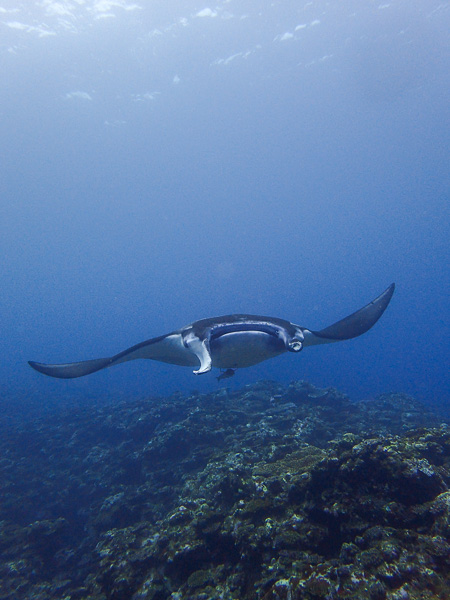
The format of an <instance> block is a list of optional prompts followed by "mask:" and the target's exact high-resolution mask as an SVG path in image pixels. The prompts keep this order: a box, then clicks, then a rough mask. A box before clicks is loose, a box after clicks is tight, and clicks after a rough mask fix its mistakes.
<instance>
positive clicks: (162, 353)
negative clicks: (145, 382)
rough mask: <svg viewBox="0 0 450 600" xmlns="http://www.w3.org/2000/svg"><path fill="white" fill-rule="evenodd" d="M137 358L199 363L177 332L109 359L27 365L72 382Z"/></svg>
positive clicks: (189, 365)
mask: <svg viewBox="0 0 450 600" xmlns="http://www.w3.org/2000/svg"><path fill="white" fill-rule="evenodd" d="M137 358H149V359H152V360H158V361H160V362H166V363H171V364H174V365H181V366H186V367H195V366H197V365H198V363H199V360H198V358H197V357H196V356H195V354H193V353H192V352H191V351H190V350H189V349H187V348H186V347H185V346H184V344H183V341H182V338H181V335H180V333H179V332H178V331H175V332H173V333H169V334H167V335H161V336H159V337H156V338H152V339H150V340H147V341H145V342H141V343H140V344H136V345H135V346H132V347H131V348H128V349H127V350H124V351H123V352H119V354H116V355H115V356H112V357H110V358H96V359H94V360H84V361H82V362H74V363H65V364H60V365H46V364H43V363H38V362H34V361H29V362H28V364H29V365H30V367H33V369H35V370H36V371H39V373H43V374H44V375H49V376H50V377H57V378H59V379H73V378H75V377H83V376H84V375H89V374H90V373H95V372H96V371H100V370H101V369H105V368H106V367H112V366H114V365H118V364H120V363H123V362H126V361H129V360H135V359H137Z"/></svg>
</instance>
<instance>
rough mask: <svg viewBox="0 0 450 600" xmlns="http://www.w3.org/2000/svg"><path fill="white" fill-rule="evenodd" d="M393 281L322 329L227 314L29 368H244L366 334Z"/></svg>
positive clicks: (72, 373) (63, 371)
mask: <svg viewBox="0 0 450 600" xmlns="http://www.w3.org/2000/svg"><path fill="white" fill-rule="evenodd" d="M394 288H395V285H394V284H393V283H392V284H391V285H390V286H389V287H388V288H387V289H386V290H385V291H384V292H383V293H382V294H380V295H379V296H378V297H377V298H375V300H372V302H369V304H367V305H366V306H364V307H363V308H360V309H359V310H358V311H356V312H354V313H353V314H351V315H349V316H348V317H345V319H342V320H341V321H338V322H337V323H334V325H330V326H329V327H326V328H325V329H321V330H320V331H313V330H311V329H307V328H306V327H300V326H299V325H295V324H294V323H291V322H290V321H285V320H284V319H278V318H276V317H260V316H256V315H240V314H235V315H226V316H223V317H213V318H209V319H201V320H200V321H195V322H194V323H192V324H191V325H187V326H186V327H182V328H181V329H178V330H176V331H173V332H171V333H168V334H167V335H161V336H159V337H156V338H152V339H150V340H147V341H145V342H141V343H140V344H137V345H136V346H132V347H131V348H128V349H127V350H124V351H123V352H119V354H116V355H115V356H112V357H110V358H96V359H94V360H86V361H82V362H75V363H65V364H58V365H46V364H43V363H37V362H33V361H30V362H29V365H30V366H31V367H33V369H36V371H39V372H40V373H44V375H49V376H50V377H58V378H61V379H71V378H73V377H82V376H84V375H89V374H90V373H95V371H100V370H101V369H105V368H106V367H112V366H113V365H118V364H120V363H123V362H126V361H128V360H135V359H137V358H149V359H152V360H158V361H161V362H166V363H171V364H173V365H180V366H184V367H197V368H196V369H195V370H194V373H195V374H196V375H199V374H201V373H207V372H208V371H210V370H211V368H212V367H218V368H220V369H226V370H228V369H230V370H233V371H234V370H235V369H242V368H244V367H251V366H252V365H256V364H257V363H260V362H262V361H263V360H267V359H269V358H273V357H274V356H278V355H279V354H283V353H284V352H300V350H302V349H303V348H304V347H306V346H314V345H317V344H330V343H333V342H340V341H342V340H349V339H352V338H355V337H358V336H359V335H362V334H363V333H365V332H366V331H368V330H369V329H370V328H371V327H373V326H374V325H375V323H376V322H377V321H378V319H379V318H380V317H381V315H382V314H383V313H384V311H385V310H386V308H387V306H388V304H389V302H390V300H391V298H392V294H393V293H394Z"/></svg>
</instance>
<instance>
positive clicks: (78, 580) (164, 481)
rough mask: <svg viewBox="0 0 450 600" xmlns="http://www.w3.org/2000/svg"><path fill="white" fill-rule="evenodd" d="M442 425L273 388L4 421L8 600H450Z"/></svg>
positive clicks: (0, 542) (403, 399)
mask: <svg viewBox="0 0 450 600" xmlns="http://www.w3.org/2000/svg"><path fill="white" fill-rule="evenodd" d="M442 421H443V419H442V418H439V417H437V416H436V415H434V414H433V413H432V412H430V411H429V410H427V409H426V408H425V407H424V406H423V405H421V404H420V403H419V402H417V401H416V400H414V399H413V398H411V397H409V396H405V395H402V394H390V395H384V396H381V397H378V398H376V399H373V400H370V401H366V402H358V403H355V402H352V401H351V400H349V399H348V398H347V397H345V396H343V395H342V394H340V393H339V392H337V391H336V390H334V389H325V390H320V389H317V388H315V387H313V386H312V385H310V384H308V383H306V382H294V383H292V384H290V385H289V386H282V385H280V384H278V383H273V382H260V383H258V384H256V385H253V386H247V387H245V388H244V389H242V390H240V391H235V392H231V391H229V390H227V389H226V388H223V389H220V390H218V391H217V392H216V393H211V394H206V395H199V394H197V393H192V394H191V395H189V396H181V395H174V396H171V397H169V398H151V399H148V400H145V401H144V400H140V401H134V402H133V401H129V402H122V403H120V404H119V405H115V406H109V407H108V406H103V407H97V408H95V409H94V410H93V409H92V408H91V407H86V408H85V409H80V408H77V410H76V411H75V410H74V411H67V412H66V413H64V414H61V415H58V417H57V418H56V419H55V418H53V419H52V418H51V417H50V416H46V417H45V418H42V419H41V420H38V421H35V422H34V423H30V422H25V421H24V422H23V423H21V422H19V421H16V422H14V423H11V422H4V423H2V424H1V423H0V447H1V453H0V456H1V458H0V478H1V479H0V481H1V491H0V495H1V498H0V500H1V502H0V599H1V600H6V599H8V600H10V599H11V600H13V599H14V600H16V599H18V598H21V599H24V600H31V599H33V600H48V599H58V600H59V599H61V600H62V599H64V600H81V599H83V600H84V599H86V600H87V599H92V600H141V599H142V600H144V599H145V600H168V599H171V600H219V599H222V600H250V599H252V600H253V599H255V600H300V599H302V600H321V599H323V600H325V599H326V600H333V599H336V600H338V599H340V600H366V599H367V600H384V599H386V600H413V599H421V600H433V599H442V600H444V599H448V598H450V577H449V573H450V491H449V485H450V428H448V426H447V424H446V423H443V422H442Z"/></svg>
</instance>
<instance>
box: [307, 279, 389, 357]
mask: <svg viewBox="0 0 450 600" xmlns="http://www.w3.org/2000/svg"><path fill="white" fill-rule="evenodd" d="M394 289H395V284H394V283H391V285H390V286H389V287H388V288H387V289H385V290H384V292H383V293H382V294H380V295H379V296H378V297H377V298H375V300H372V302H369V304H367V305H366V306H364V307H363V308H360V309H359V310H357V311H356V312H354V313H352V314H351V315H349V316H348V317H345V319H341V320H340V321H338V322H337V323H334V324H333V325H330V326H329V327H326V328H325V329H321V330H320V331H312V330H310V329H306V328H304V327H302V330H303V334H304V336H305V340H304V342H303V345H304V346H315V345H316V344H331V343H333V342H340V341H342V340H350V339H352V338H355V337H358V336H359V335H362V334H363V333H366V331H368V330H369V329H370V328H371V327H373V326H374V325H375V323H376V322H377V321H378V319H379V318H380V317H381V315H382V314H383V313H384V311H385V310H386V308H387V306H388V304H389V302H390V301H391V298H392V294H393V293H394Z"/></svg>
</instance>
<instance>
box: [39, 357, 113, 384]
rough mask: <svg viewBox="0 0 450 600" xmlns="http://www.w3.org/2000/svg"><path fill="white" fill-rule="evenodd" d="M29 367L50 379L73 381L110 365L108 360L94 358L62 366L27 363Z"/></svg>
mask: <svg viewBox="0 0 450 600" xmlns="http://www.w3.org/2000/svg"><path fill="white" fill-rule="evenodd" d="M28 364H29V365H30V367H33V369H36V371H39V373H44V375H50V377H58V378H59V379H73V378H74V377H83V375H89V374H90V373H95V371H100V369H104V368H105V367H108V366H109V365H110V364H111V359H110V358H96V359H94V360H84V361H82V362H75V363H66V364H63V365H44V364H43V363H38V362H34V361H32V360H30V361H28Z"/></svg>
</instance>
